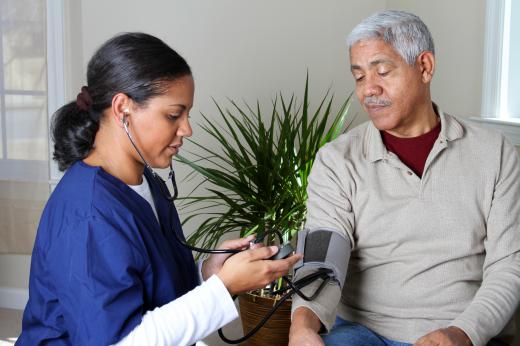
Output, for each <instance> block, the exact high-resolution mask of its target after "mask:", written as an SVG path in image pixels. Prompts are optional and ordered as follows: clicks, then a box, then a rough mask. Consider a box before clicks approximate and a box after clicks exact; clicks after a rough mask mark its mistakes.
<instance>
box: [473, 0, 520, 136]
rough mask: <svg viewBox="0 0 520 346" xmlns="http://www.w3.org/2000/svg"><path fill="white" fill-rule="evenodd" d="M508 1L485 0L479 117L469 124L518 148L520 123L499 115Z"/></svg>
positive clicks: (505, 90)
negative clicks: (490, 131) (491, 131)
mask: <svg viewBox="0 0 520 346" xmlns="http://www.w3.org/2000/svg"><path fill="white" fill-rule="evenodd" d="M510 1H511V0H486V16H485V23H486V24H485V39H484V66H483V79H482V104H481V116H480V117H474V118H472V120H474V121H476V122H479V123H481V124H482V125H483V126H485V127H489V128H492V129H495V130H498V131H500V132H502V133H503V134H504V135H505V136H506V137H507V138H508V139H509V140H510V141H511V142H512V143H513V144H515V145H520V120H519V119H515V118H507V117H504V116H503V112H501V111H502V110H501V104H502V100H503V94H507V86H505V85H504V84H506V83H505V82H506V80H507V78H505V76H504V75H503V74H505V72H504V71H505V70H506V69H505V68H504V66H503V65H504V63H506V64H507V61H505V58H507V59H509V57H508V55H509V53H508V52H505V54H504V37H505V34H506V32H505V30H504V29H505V28H506V26H507V27H508V26H509V18H506V13H507V11H508V6H509V7H510V6H511V2H510ZM508 29H509V28H508ZM507 31H508V30H507ZM508 35H509V33H508V32H507V36H508ZM505 55H506V56H505Z"/></svg>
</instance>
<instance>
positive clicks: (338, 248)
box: [294, 228, 351, 289]
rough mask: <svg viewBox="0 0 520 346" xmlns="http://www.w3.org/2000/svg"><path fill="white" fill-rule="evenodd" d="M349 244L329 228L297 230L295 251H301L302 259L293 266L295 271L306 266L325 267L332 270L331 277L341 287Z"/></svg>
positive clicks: (345, 274) (348, 241)
mask: <svg viewBox="0 0 520 346" xmlns="http://www.w3.org/2000/svg"><path fill="white" fill-rule="evenodd" d="M350 251H351V245H350V240H349V238H345V237H344V236H342V235H341V234H340V233H339V232H338V231H335V230H333V229H330V228H315V229H312V230H309V229H304V230H302V231H300V232H298V246H297V248H296V253H303V259H301V260H300V261H298V262H297V263H296V265H295V266H294V268H295V271H297V270H298V269H300V268H301V267H303V266H305V267H306V268H316V269H321V268H326V269H330V270H332V276H333V279H335V280H336V281H338V283H339V286H340V288H341V289H343V285H344V284H345V279H346V277H347V267H348V261H349V259H350Z"/></svg>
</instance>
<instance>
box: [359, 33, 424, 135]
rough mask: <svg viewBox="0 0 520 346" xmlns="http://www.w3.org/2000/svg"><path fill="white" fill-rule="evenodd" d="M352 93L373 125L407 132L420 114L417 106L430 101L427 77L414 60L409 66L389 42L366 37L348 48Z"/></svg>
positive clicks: (391, 130) (404, 133)
mask: <svg viewBox="0 0 520 346" xmlns="http://www.w3.org/2000/svg"><path fill="white" fill-rule="evenodd" d="M350 63H351V71H352V75H353V76H354V79H355V80H356V95H357V97H358V99H359V102H360V103H361V104H362V105H363V107H364V109H365V110H366V111H367V113H368V115H369V116H370V119H371V120H372V122H373V123H374V125H375V127H376V128H377V129H379V130H383V131H388V132H390V133H392V134H395V135H398V136H407V134H408V133H410V130H411V129H412V128H413V127H414V126H416V124H417V122H418V120H420V117H421V116H422V115H421V113H420V111H419V110H420V108H421V106H422V105H424V104H425V103H428V102H430V96H429V85H428V84H429V79H428V80H425V79H424V78H423V72H422V69H421V67H420V66H419V65H418V64H415V65H414V66H410V65H408V64H407V63H406V61H405V60H404V59H403V58H402V57H401V55H399V53H397V52H396V51H395V50H394V49H393V47H392V46H391V45H389V44H388V43H386V42H384V41H382V40H378V39H370V40H363V41H359V42H358V43H356V44H354V45H353V46H352V47H351V49H350Z"/></svg>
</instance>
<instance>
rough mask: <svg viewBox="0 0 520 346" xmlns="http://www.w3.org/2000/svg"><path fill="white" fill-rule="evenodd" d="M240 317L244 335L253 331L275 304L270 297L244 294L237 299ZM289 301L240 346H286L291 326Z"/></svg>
mask: <svg viewBox="0 0 520 346" xmlns="http://www.w3.org/2000/svg"><path fill="white" fill-rule="evenodd" d="M238 301H239V306H240V317H241V319H242V329H243V330H244V334H246V333H247V332H249V331H250V330H251V329H253V328H254V327H255V326H256V325H257V324H258V323H259V322H260V321H261V320H262V318H263V317H264V316H265V315H266V314H267V313H268V312H269V310H271V308H272V307H273V306H274V304H276V300H274V299H273V298H270V297H260V296H258V295H254V294H251V293H246V294H243V295H241V296H239V297H238ZM291 303H292V302H291V300H290V299H288V300H286V301H285V302H284V303H283V304H282V306H280V308H279V309H278V310H277V311H276V312H275V313H274V315H273V316H271V318H270V319H269V320H268V321H267V323H266V324H265V325H264V326H263V327H262V328H260V330H259V331H258V332H257V333H256V334H255V335H253V336H252V337H251V338H249V339H248V340H246V341H245V342H243V343H242V344H241V345H247V346H266V345H269V346H287V344H288V343H289V328H290V326H291Z"/></svg>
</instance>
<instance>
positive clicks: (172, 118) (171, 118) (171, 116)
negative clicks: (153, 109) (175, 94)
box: [168, 114, 181, 120]
mask: <svg viewBox="0 0 520 346" xmlns="http://www.w3.org/2000/svg"><path fill="white" fill-rule="evenodd" d="M180 116H181V115H180V114H168V118H169V119H170V120H177V119H178V118H179V117H180Z"/></svg>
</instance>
